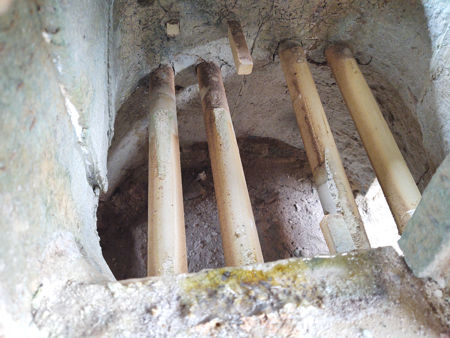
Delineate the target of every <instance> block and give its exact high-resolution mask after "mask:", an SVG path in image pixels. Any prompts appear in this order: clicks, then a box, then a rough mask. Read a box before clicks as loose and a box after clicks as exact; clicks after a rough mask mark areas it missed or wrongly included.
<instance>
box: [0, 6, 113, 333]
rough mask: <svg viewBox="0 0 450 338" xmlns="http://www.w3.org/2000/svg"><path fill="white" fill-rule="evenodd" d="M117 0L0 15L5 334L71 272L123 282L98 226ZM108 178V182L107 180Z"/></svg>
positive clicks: (0, 313) (1, 306) (1, 310)
mask: <svg viewBox="0 0 450 338" xmlns="http://www.w3.org/2000/svg"><path fill="white" fill-rule="evenodd" d="M108 7H109V3H108V2H107V1H103V0H98V1H91V0H89V1H88V0H86V1H72V2H70V3H68V2H61V1H28V0H16V1H13V3H12V5H11V7H10V8H9V9H8V10H7V11H6V12H5V13H3V14H1V15H0V60H1V61H0V74H1V75H0V112H1V117H2V118H1V122H0V135H1V136H0V138H1V147H0V210H1V211H0V214H1V217H0V228H1V230H2V236H1V239H0V318H1V319H0V331H2V334H3V333H4V334H8V333H9V334H11V335H13V334H19V333H20V332H17V330H19V331H20V330H28V329H30V326H29V325H30V323H32V312H31V302H32V299H33V297H34V296H35V295H36V294H37V293H38V292H39V290H48V292H52V290H54V288H55V287H57V286H58V285H63V284H65V283H66V281H67V280H69V279H74V280H93V279H95V280H99V279H105V278H106V279H113V277H112V274H111V273H110V270H109V268H108V266H107V265H106V263H105V261H104V260H103V257H102V255H101V250H100V246H99V243H98V242H99V238H98V235H97V232H96V215H95V213H96V207H97V203H98V195H99V192H100V189H99V186H103V187H105V182H106V156H107V148H108V142H107V137H108V136H107V134H108V133H107V130H108V128H109V120H110V119H109V115H108V104H107V85H106V84H107V59H106V56H107V53H106V47H107V31H108V18H109V14H108ZM102 182H103V183H102Z"/></svg>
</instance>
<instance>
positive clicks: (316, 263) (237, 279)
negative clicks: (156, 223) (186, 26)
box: [33, 247, 448, 336]
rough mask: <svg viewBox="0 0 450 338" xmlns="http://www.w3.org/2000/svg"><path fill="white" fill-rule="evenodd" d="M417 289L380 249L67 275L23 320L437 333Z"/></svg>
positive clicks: (57, 330) (95, 327)
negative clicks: (191, 269) (93, 279)
mask: <svg viewBox="0 0 450 338" xmlns="http://www.w3.org/2000/svg"><path fill="white" fill-rule="evenodd" d="M422 288H423V283H422V281H421V280H419V279H416V278H415V277H414V276H412V275H411V273H410V272H409V270H408V268H407V267H406V265H405V264H404V262H403V259H402V258H401V257H399V256H398V255H397V253H396V252H395V251H394V250H393V249H392V248H389V247H386V248H379V249H372V250H368V251H362V252H353V253H349V254H343V255H338V256H332V257H316V258H311V259H297V258H295V259H288V260H281V261H277V262H273V263H266V264H257V265H253V266H247V267H242V268H222V269H215V270H204V271H201V272H199V273H194V274H184V275H178V276H176V277H162V278H144V279H132V280H125V281H122V282H113V283H111V282H109V283H99V284H86V283H81V284H80V283H70V282H68V283H67V284H66V285H65V287H64V288H63V289H61V290H59V291H58V292H54V293H53V294H52V296H51V297H49V296H46V297H40V296H39V294H38V295H36V296H35V299H34V301H33V304H34V309H33V318H34V323H35V324H36V325H37V326H38V327H39V328H40V329H41V330H42V331H44V332H49V333H51V334H52V335H64V336H66V335H68V336H80V335H82V336H85V335H89V336H90V335H120V336H136V335H138V336H147V335H152V336H153V335H167V334H170V335H182V336H184V335H193V336H199V335H221V336H230V335H255V334H256V335H258V334H269V335H270V334H274V335H307V336H308V335H318V334H321V335H332V334H333V333H334V334H336V332H341V333H342V335H349V336H358V335H367V334H369V333H370V334H372V335H374V336H386V335H389V334H393V332H394V333H395V332H397V333H402V335H407V336H419V335H429V336H438V335H439V334H440V333H442V332H445V328H444V327H442V326H441V324H439V320H438V318H437V316H436V315H435V314H434V313H433V310H432V308H431V307H430V305H429V304H428V303H427V301H426V299H425V298H424V296H423V294H424V293H423V290H422ZM42 294H46V295H49V293H48V292H43V293H42ZM50 294H51V293H50ZM447 329H448V328H447Z"/></svg>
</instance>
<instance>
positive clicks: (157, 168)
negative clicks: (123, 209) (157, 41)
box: [147, 66, 187, 276]
mask: <svg viewBox="0 0 450 338" xmlns="http://www.w3.org/2000/svg"><path fill="white" fill-rule="evenodd" d="M149 120H150V122H149V128H148V129H149V170H148V260H147V262H148V264H147V274H148V275H149V276H158V275H167V274H177V273H184V272H187V257H186V235H185V228H184V212H183V194H182V186H181V169H180V149H179V144H178V126H177V111H176V103H175V85H174V74H173V70H172V68H171V67H170V66H161V67H159V68H158V69H156V70H154V71H153V72H152V73H151V74H150V111H149Z"/></svg>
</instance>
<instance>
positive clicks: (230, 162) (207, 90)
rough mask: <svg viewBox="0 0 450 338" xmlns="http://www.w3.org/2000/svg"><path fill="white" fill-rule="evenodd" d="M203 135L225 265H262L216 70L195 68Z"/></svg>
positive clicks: (211, 65)
mask: <svg viewBox="0 0 450 338" xmlns="http://www.w3.org/2000/svg"><path fill="white" fill-rule="evenodd" d="M197 76H198V83H199V87H200V96H201V100H202V106H203V113H204V120H205V126H206V136H207V138H208V148H209V155H210V158H211V167H212V172H213V179H214V189H215V192H216V199H217V208H218V211H219V220H220V229H221V234H222V243H223V251H224V255H225V263H226V265H227V266H239V265H247V264H253V263H261V262H263V256H262V251H261V246H260V243H259V239H258V232H257V230H256V225H255V220H254V218H253V211H252V206H251V204H250V197H249V195H248V191H247V184H246V182H245V176H244V170H243V168H242V163H241V157H240V155H239V148H238V145H237V141H236V136H235V134H234V129H233V123H232V121H231V115H230V110H229V107H228V102H227V98H226V95H225V88H224V87H223V82H222V74H221V72H220V68H219V67H218V66H217V65H216V64H214V63H212V62H211V63H208V62H202V63H200V64H199V65H198V66H197Z"/></svg>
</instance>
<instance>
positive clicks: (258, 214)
mask: <svg viewBox="0 0 450 338" xmlns="http://www.w3.org/2000/svg"><path fill="white" fill-rule="evenodd" d="M239 147H240V152H241V157H242V163H243V166H244V171H245V175H246V179H247V185H248V189H249V194H250V198H251V201H252V206H253V212H254V215H255V220H256V225H257V227H258V234H259V238H260V242H261V246H262V250H263V255H264V260H265V261H275V260H278V259H282V258H288V257H294V256H295V257H311V256H314V255H319V254H327V253H328V249H327V246H326V244H325V241H324V239H323V236H322V233H321V231H320V228H319V222H320V220H321V219H322V217H323V212H322V208H321V206H320V202H319V198H318V195H317V192H316V191H315V189H314V188H313V185H312V180H311V179H312V177H311V170H310V168H309V165H308V162H307V160H306V155H305V153H304V151H303V150H300V149H297V148H295V147H292V146H290V145H287V144H285V143H283V142H281V141H276V140H273V139H268V138H253V137H252V138H245V139H240V140H239ZM181 162H182V168H183V173H182V174H183V195H184V210H185V222H186V240H187V251H188V264H189V271H190V272H196V271H200V270H202V269H205V268H216V267H222V266H224V257H223V251H222V242H221V237H220V227H219V221H218V215H217V208H216V201H215V197H214V186H213V180H212V173H211V168H210V165H209V157H208V149H207V144H206V143H196V144H194V145H191V146H188V147H182V149H181ZM98 232H99V235H100V238H101V246H102V250H103V256H104V257H105V259H106V261H107V262H108V264H109V266H110V268H111V270H112V272H113V273H114V275H115V276H116V278H117V279H125V278H134V277H143V276H145V275H146V261H147V252H146V247H147V166H143V167H140V168H138V169H137V170H136V171H135V172H134V173H133V174H132V175H131V176H130V177H128V178H127V179H125V180H124V181H123V183H122V184H121V185H120V187H119V188H118V189H116V191H115V192H114V193H113V194H112V196H111V198H110V200H107V201H103V202H100V205H99V209H98Z"/></svg>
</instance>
